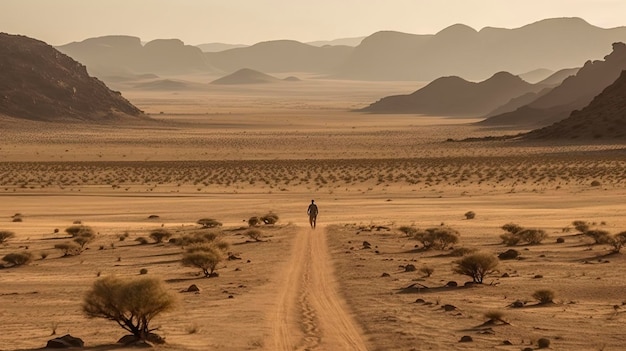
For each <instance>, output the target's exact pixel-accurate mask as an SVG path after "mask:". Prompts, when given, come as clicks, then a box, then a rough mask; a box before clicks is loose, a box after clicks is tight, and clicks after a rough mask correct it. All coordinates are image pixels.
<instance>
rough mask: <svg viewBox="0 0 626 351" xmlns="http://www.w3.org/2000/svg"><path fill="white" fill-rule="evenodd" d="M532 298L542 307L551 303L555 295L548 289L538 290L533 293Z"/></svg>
mask: <svg viewBox="0 0 626 351" xmlns="http://www.w3.org/2000/svg"><path fill="white" fill-rule="evenodd" d="M532 297H533V299H535V300H537V301H539V303H540V304H542V305H543V304H547V303H552V302H553V301H554V297H555V293H554V291H553V290H550V289H539V290H537V291H535V292H534V293H533V295H532Z"/></svg>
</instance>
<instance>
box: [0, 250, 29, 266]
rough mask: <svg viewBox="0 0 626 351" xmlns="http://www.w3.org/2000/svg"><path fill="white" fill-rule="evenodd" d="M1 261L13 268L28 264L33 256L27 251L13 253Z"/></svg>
mask: <svg viewBox="0 0 626 351" xmlns="http://www.w3.org/2000/svg"><path fill="white" fill-rule="evenodd" d="M2 260H3V261H4V262H6V263H8V264H10V265H11V266H13V267H17V266H22V265H25V264H29V263H30V262H31V261H32V260H33V254H32V253H30V252H28V251H22V252H13V253H9V254H6V255H4V257H2Z"/></svg>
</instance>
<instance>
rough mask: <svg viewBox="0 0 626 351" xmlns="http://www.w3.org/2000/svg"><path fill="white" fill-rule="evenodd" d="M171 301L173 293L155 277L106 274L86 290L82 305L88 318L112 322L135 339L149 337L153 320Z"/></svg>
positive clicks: (168, 307)
mask: <svg viewBox="0 0 626 351" xmlns="http://www.w3.org/2000/svg"><path fill="white" fill-rule="evenodd" d="M174 302H175V299H174V296H172V295H171V294H170V293H169V292H168V291H167V289H166V288H165V286H164V285H163V283H162V282H161V281H160V280H158V279H156V278H153V277H142V278H138V279H134V280H123V279H120V278H117V277H114V276H109V277H105V278H102V279H99V280H97V281H96V282H95V283H94V284H93V286H92V287H91V289H90V290H89V291H87V293H86V294H85V297H84V299H83V305H82V308H83V312H84V313H85V315H87V317H90V318H104V319H108V320H111V321H114V322H116V323H117V324H118V325H119V326H120V327H122V328H123V329H125V330H127V331H128V332H130V333H131V334H132V335H133V336H134V337H135V338H136V339H137V340H148V339H149V338H150V337H151V336H150V334H151V333H152V332H153V331H154V330H155V329H151V328H150V323H151V322H152V320H153V319H154V318H155V317H157V316H158V315H160V314H161V313H163V312H167V311H169V310H171V309H172V308H173V307H174ZM151 340H154V339H151Z"/></svg>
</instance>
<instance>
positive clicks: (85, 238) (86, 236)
mask: <svg viewBox="0 0 626 351" xmlns="http://www.w3.org/2000/svg"><path fill="white" fill-rule="evenodd" d="M95 239H96V235H95V234H94V232H93V231H91V230H83V231H80V232H78V234H77V235H76V236H74V242H75V243H77V244H78V245H79V246H80V247H81V249H82V248H84V247H85V245H86V244H88V243H90V242H92V241H94V240H95Z"/></svg>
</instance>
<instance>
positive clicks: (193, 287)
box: [186, 284, 200, 292]
mask: <svg viewBox="0 0 626 351" xmlns="http://www.w3.org/2000/svg"><path fill="white" fill-rule="evenodd" d="M186 291H187V292H200V288H199V287H198V286H197V285H196V284H191V285H189V287H188V288H187V290H186Z"/></svg>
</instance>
